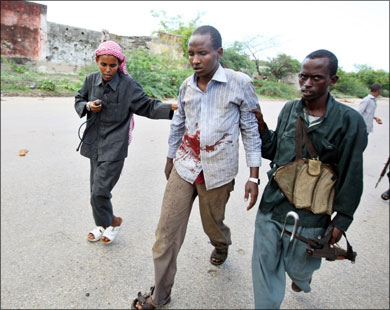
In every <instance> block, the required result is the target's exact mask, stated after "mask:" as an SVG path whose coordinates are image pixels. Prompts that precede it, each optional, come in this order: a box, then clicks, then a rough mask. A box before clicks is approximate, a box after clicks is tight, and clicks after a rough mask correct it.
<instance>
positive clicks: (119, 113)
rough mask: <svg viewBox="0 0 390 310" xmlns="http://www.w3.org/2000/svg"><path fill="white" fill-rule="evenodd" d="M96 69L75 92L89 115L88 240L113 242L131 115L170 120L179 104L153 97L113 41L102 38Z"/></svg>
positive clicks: (80, 109)
mask: <svg viewBox="0 0 390 310" xmlns="http://www.w3.org/2000/svg"><path fill="white" fill-rule="evenodd" d="M95 56H96V64H97V65H98V67H99V71H98V72H94V73H92V74H90V75H88V76H87V77H86V79H85V81H84V84H83V87H82V88H81V89H80V90H79V91H78V93H77V95H76V97H75V109H76V112H77V113H78V115H79V116H80V117H83V116H84V115H87V127H86V128H85V131H84V134H83V137H82V138H81V142H80V144H81V149H80V154H81V155H83V156H85V157H87V158H89V159H90V165H91V174H90V194H91V199H90V202H91V206H92V214H93V217H94V220H95V224H96V227H95V228H94V229H92V230H91V231H90V232H89V234H88V241H99V240H101V241H102V242H103V243H104V244H108V243H111V242H112V241H113V240H114V239H115V237H116V236H117V234H118V232H119V230H120V228H121V224H122V218H120V217H117V216H115V215H114V213H113V208H112V204H111V197H112V195H111V191H112V189H113V188H114V186H115V184H116V183H117V181H118V180H119V177H120V174H121V171H122V168H123V165H124V161H125V158H126V157H127V154H128V153H127V147H128V144H130V142H131V139H132V129H133V128H134V120H133V114H137V115H140V116H145V117H148V118H152V119H172V116H173V110H175V109H176V108H177V105H175V104H167V103H162V102H161V101H160V100H156V99H152V98H149V97H148V96H147V95H146V94H145V93H144V91H143V89H142V87H141V86H140V85H139V84H138V82H137V81H136V80H134V79H133V78H132V77H131V76H130V75H129V74H128V73H127V71H126V56H125V55H124V54H123V53H122V49H121V48H120V46H119V45H118V44H117V43H115V42H114V41H105V42H103V43H101V44H100V45H99V47H98V49H97V50H96V52H95Z"/></svg>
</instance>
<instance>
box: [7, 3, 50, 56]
mask: <svg viewBox="0 0 390 310" xmlns="http://www.w3.org/2000/svg"><path fill="white" fill-rule="evenodd" d="M46 16H47V7H46V6H45V5H41V4H37V3H32V2H25V1H3V0H2V1H1V55H5V56H8V57H20V58H26V59H29V60H42V59H45V57H46V42H47V40H46V23H47V22H46Z"/></svg>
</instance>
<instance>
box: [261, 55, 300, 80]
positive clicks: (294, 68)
mask: <svg viewBox="0 0 390 310" xmlns="http://www.w3.org/2000/svg"><path fill="white" fill-rule="evenodd" d="M266 66H267V67H268V70H267V71H268V72H269V74H270V75H271V76H273V77H275V78H276V79H277V80H280V79H282V78H284V77H286V76H288V75H289V74H294V73H298V72H299V70H300V68H301V64H300V62H299V61H298V60H296V59H294V58H292V57H291V56H288V55H286V54H279V55H278V56H277V57H275V58H272V59H271V60H269V61H268V62H266Z"/></svg>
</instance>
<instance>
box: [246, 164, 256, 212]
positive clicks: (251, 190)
mask: <svg viewBox="0 0 390 310" xmlns="http://www.w3.org/2000/svg"><path fill="white" fill-rule="evenodd" d="M249 169H250V177H251V178H256V179H257V178H258V177H259V167H250V168H249ZM249 195H250V196H251V199H250V202H249V205H248V206H247V207H246V210H247V211H249V210H250V209H252V207H253V206H254V205H255V203H256V201H257V196H258V195H259V188H258V185H257V184H256V183H255V182H252V181H247V182H246V184H245V196H244V200H245V201H248V197H249Z"/></svg>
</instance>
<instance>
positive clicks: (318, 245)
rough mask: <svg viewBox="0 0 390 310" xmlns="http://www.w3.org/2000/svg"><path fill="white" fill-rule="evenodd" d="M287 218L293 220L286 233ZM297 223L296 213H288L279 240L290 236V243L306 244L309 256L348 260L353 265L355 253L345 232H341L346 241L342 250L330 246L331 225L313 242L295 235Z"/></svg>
mask: <svg viewBox="0 0 390 310" xmlns="http://www.w3.org/2000/svg"><path fill="white" fill-rule="evenodd" d="M288 217H292V218H294V228H293V231H292V232H290V231H288V230H287V229H286V228H285V227H286V221H287V218H288ZM298 221H299V216H298V214H297V213H296V212H294V211H290V212H288V213H287V215H286V219H285V221H284V227H283V230H282V234H281V236H280V238H282V236H283V234H284V233H287V234H288V235H291V238H290V242H292V241H293V240H294V239H298V240H299V241H302V242H304V243H306V244H307V247H306V253H307V254H309V255H310V256H313V257H318V258H325V259H326V260H328V261H335V260H341V259H348V260H350V261H351V263H355V259H356V255H357V253H356V252H354V251H353V250H352V246H351V245H350V244H349V242H348V239H347V236H346V235H345V232H343V235H344V237H345V240H346V241H347V250H344V249H342V248H341V247H339V246H336V245H333V247H331V246H330V244H329V240H330V238H331V236H332V231H333V226H332V225H329V226H328V228H327V229H326V231H325V234H324V236H323V237H322V238H319V239H318V240H315V239H308V238H305V237H303V236H300V235H298V234H297V228H298Z"/></svg>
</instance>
